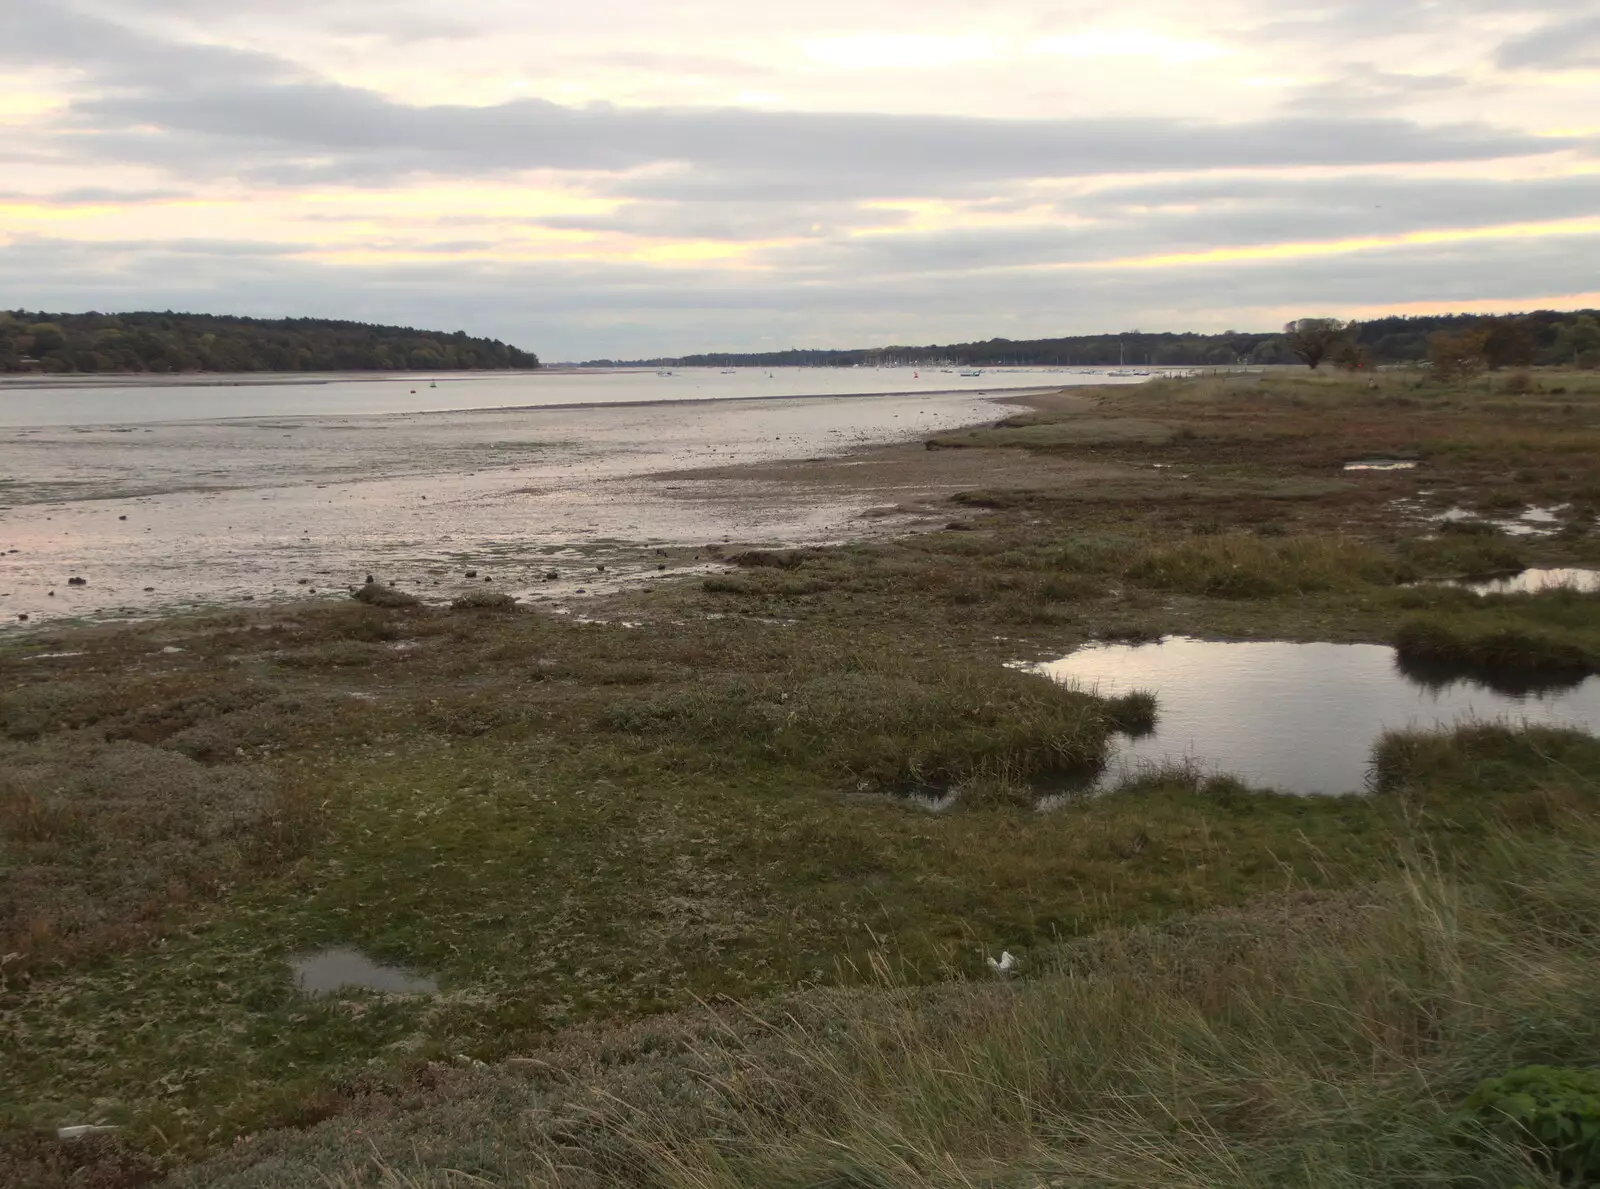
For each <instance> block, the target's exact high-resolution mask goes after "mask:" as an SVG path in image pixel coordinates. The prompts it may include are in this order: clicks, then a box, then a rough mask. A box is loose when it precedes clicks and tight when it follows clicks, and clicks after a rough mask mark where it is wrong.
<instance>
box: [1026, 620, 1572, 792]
mask: <svg viewBox="0 0 1600 1189" xmlns="http://www.w3.org/2000/svg"><path fill="white" fill-rule="evenodd" d="M1032 668H1033V670H1034V671H1035V672H1039V673H1043V674H1045V675H1047V676H1049V677H1051V678H1054V679H1055V680H1057V681H1061V682H1065V683H1068V684H1071V685H1074V686H1076V687H1078V688H1080V689H1084V690H1089V691H1091V692H1096V693H1100V694H1103V695H1106V696H1117V695H1120V694H1125V693H1129V692H1131V691H1133V690H1149V691H1151V692H1152V693H1154V694H1155V695H1156V701H1157V707H1158V714H1159V717H1158V719H1157V722H1156V729H1155V730H1154V731H1153V732H1151V733H1150V734H1148V735H1145V736H1143V737H1140V738H1124V737H1120V736H1119V737H1118V738H1117V740H1116V742H1115V746H1114V748H1113V751H1112V755H1111V757H1110V760H1109V763H1108V764H1107V766H1106V768H1105V769H1104V771H1103V772H1101V773H1100V774H1099V775H1098V777H1097V778H1095V779H1094V780H1093V782H1092V784H1090V785H1089V786H1088V787H1092V788H1095V789H1110V788H1116V787H1117V786H1119V785H1121V784H1123V783H1125V782H1126V781H1129V780H1134V779H1138V778H1139V777H1140V776H1142V775H1148V774H1150V773H1152V772H1155V771H1158V770H1160V769H1163V768H1170V767H1185V768H1189V769H1193V770H1198V771H1199V772H1200V773H1201V774H1203V775H1228V776H1233V777H1237V778H1238V779H1239V780H1242V781H1244V782H1245V783H1246V784H1248V785H1251V786H1253V787H1259V788H1270V789H1275V790H1277V791H1280V792H1286V793H1306V794H1316V793H1321V794H1339V793H1352V792H1358V791H1360V790H1362V789H1363V788H1365V787H1366V778H1367V771H1368V765H1369V762H1370V760H1371V757H1372V749H1373V745H1374V744H1376V743H1377V741H1378V739H1379V737H1380V736H1381V735H1382V734H1383V733H1384V732H1385V731H1389V730H1404V729H1407V728H1415V729H1421V730H1432V729H1438V728H1451V727H1454V726H1456V725H1458V724H1463V723H1471V722H1493V721H1503V722H1508V723H1511V724H1522V723H1528V724H1532V725H1540V726H1557V727H1574V728H1577V729H1580V730H1585V731H1594V730H1596V729H1597V728H1600V677H1589V678H1587V679H1586V680H1582V681H1579V682H1576V683H1568V684H1567V685H1566V686H1565V687H1564V688H1543V689H1532V690H1528V691H1527V692H1521V691H1519V690H1517V688H1516V687H1515V686H1514V685H1510V686H1508V685H1505V684H1503V683H1499V682H1497V683H1496V687H1497V688H1490V686H1489V685H1488V684H1486V683H1484V682H1483V681H1479V680H1475V679H1472V678H1468V677H1462V676H1459V675H1456V674H1437V673H1435V674H1411V673H1407V672H1406V671H1404V670H1403V669H1402V668H1401V667H1400V666H1399V665H1398V664H1397V663H1396V660H1395V654H1394V650H1393V649H1392V648H1388V647H1386V646H1384V645H1378V644H1291V643H1284V642H1268V643H1255V642H1250V643H1222V642H1217V641H1212V640H1194V639H1189V638H1186V637H1172V638H1169V639H1167V640H1165V641H1163V642H1162V643H1159V644H1144V645H1131V644H1116V645H1109V644H1108V645H1091V646H1089V647H1086V648H1081V649H1079V650H1078V651H1076V652H1074V653H1072V654H1070V655H1069V656H1065V657H1063V658H1061V659H1060V660H1058V661H1050V662H1046V663H1044V664H1040V665H1035V666H1032Z"/></svg>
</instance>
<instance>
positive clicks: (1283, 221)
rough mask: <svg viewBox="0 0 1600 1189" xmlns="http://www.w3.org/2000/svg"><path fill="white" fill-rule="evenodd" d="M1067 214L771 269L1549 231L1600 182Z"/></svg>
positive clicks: (1239, 190) (868, 246)
mask: <svg viewBox="0 0 1600 1189" xmlns="http://www.w3.org/2000/svg"><path fill="white" fill-rule="evenodd" d="M1061 209H1062V212H1063V213H1066V214H1071V215H1076V216H1080V217H1081V218H1082V219H1083V220H1084V221H1082V222H1076V223H1063V224H1060V225H1053V226H1040V225H1037V224H1032V225H1024V226H1019V227H999V228H994V227H988V228H967V229H957V230H951V231H942V232H937V233H931V232H930V233H920V234H905V233H902V234H897V235H893V236H883V237H871V236H869V237H855V238H848V239H835V240H830V241H828V242H827V243H825V244H816V245H804V246H783V247H780V248H775V249H770V250H769V251H768V252H767V253H765V254H764V255H763V257H762V259H764V260H766V261H768V262H770V263H772V264H773V265H775V266H778V267H782V268H784V269H787V270H791V271H793V272H794V273H796V275H811V274H813V273H823V274H828V273H839V274H847V273H858V274H862V275H877V274H888V275H896V276H899V275H909V274H926V273H963V272H970V271H982V270H1002V269H1010V268H1020V267H1027V266H1031V265H1044V264H1071V263H1095V262H1104V261H1110V260H1117V259H1122V258H1139V257H1147V256H1157V255H1170V254H1179V253H1188V252H1204V251H1208V250H1214V249H1221V248H1232V247H1240V246H1248V245H1253V244H1273V243H1285V242H1301V241H1327V240H1338V239H1360V238H1364V237H1389V236H1399V235H1404V234H1406V233H1409V232H1417V231H1426V230H1439V229H1452V228H1457V229H1458V228H1473V227H1484V226H1495V225H1500V224H1506V223H1522V222H1528V223H1534V222H1546V221H1551V220H1560V219H1570V218H1581V217H1586V216H1593V215H1596V214H1600V175H1588V176H1580V177H1568V178H1553V179H1541V180H1535V181H1526V182H1488V181H1481V180H1458V179H1436V180H1426V179H1404V178H1361V177H1357V178H1341V179H1326V180H1311V181H1284V180H1282V179H1259V178H1213V179H1195V180H1192V181H1185V182H1160V183H1148V184H1144V185H1134V186H1121V187H1116V188H1114V189H1108V190H1102V191H1097V192H1095V193H1092V194H1089V195H1085V196H1083V197H1081V198H1078V199H1074V200H1071V201H1069V202H1066V203H1063V204H1062V207H1061Z"/></svg>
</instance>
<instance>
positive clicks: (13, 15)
mask: <svg viewBox="0 0 1600 1189" xmlns="http://www.w3.org/2000/svg"><path fill="white" fill-rule="evenodd" d="M5 61H11V62H16V63H19V64H22V65H25V66H38V65H41V64H45V63H51V64H56V65H61V66H66V67H69V68H72V69H76V70H81V71H86V72H88V73H90V74H91V75H92V76H93V77H94V78H95V79H96V80H98V82H99V83H101V84H102V85H109V86H131V87H152V88H159V87H163V86H166V85H170V84H173V83H175V82H180V81H181V83H182V85H185V86H189V87H199V86H205V85H207V84H212V85H217V86H229V85H235V84H238V83H242V82H246V81H252V80H253V81H258V82H259V81H267V80H288V79H295V78H305V77H307V76H306V72H305V71H304V70H302V69H300V68H299V67H297V66H295V65H294V64H293V63H291V62H289V61H287V60H286V59H284V58H280V57H277V56H275V55H272V54H266V53H261V52H259V51H255V50H243V49H235V48H233V47H231V46H221V45H202V44H194V43H186V42H176V41H170V40H166V39H163V38H159V37H153V36H151V35H149V34H147V33H143V32H140V31H139V30H137V29H132V28H129V27H127V26H125V25H120V24H117V23H115V22H113V21H107V20H103V19H101V18H99V17H96V16H94V15H92V14H90V13H87V12H84V11H82V10H81V9H78V8H74V7H73V6H72V5H71V4H69V3H65V2H55V3H49V4H31V5H24V4H9V5H0V62H5Z"/></svg>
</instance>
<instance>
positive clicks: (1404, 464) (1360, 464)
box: [1344, 458, 1417, 471]
mask: <svg viewBox="0 0 1600 1189" xmlns="http://www.w3.org/2000/svg"><path fill="white" fill-rule="evenodd" d="M1416 466H1417V460H1416V459H1414V458H1358V459H1356V460H1355V461H1354V462H1347V463H1345V464H1344V469H1345V470H1347V471H1411V470H1415V469H1416Z"/></svg>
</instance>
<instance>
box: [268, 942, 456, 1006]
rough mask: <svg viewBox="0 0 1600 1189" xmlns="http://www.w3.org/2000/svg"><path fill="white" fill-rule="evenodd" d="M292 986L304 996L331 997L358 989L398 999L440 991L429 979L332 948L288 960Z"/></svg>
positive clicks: (357, 954) (350, 950)
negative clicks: (394, 996) (389, 994)
mask: <svg viewBox="0 0 1600 1189" xmlns="http://www.w3.org/2000/svg"><path fill="white" fill-rule="evenodd" d="M289 964H290V966H291V967H293V969H294V985H295V987H296V988H297V989H299V990H300V991H303V992H304V993H305V994H307V995H332V994H334V993H335V992H337V991H344V990H349V989H352V988H354V989H359V990H367V991H388V992H390V993H392V994H397V995H429V994H432V993H433V992H435V991H437V990H438V989H439V984H438V983H436V982H434V980H433V979H431V978H419V977H417V976H416V975H412V974H408V973H406V972H405V971H404V970H401V969H400V968H399V967H398V966H385V965H383V964H382V963H381V962H374V961H373V960H372V959H371V958H369V957H367V956H366V955H365V954H363V953H362V952H361V951H360V950H353V949H347V948H344V947H342V946H335V947H333V948H330V949H325V950H319V951H318V952H317V953H314V954H302V955H301V956H300V957H297V958H292V959H290V963H289Z"/></svg>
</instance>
